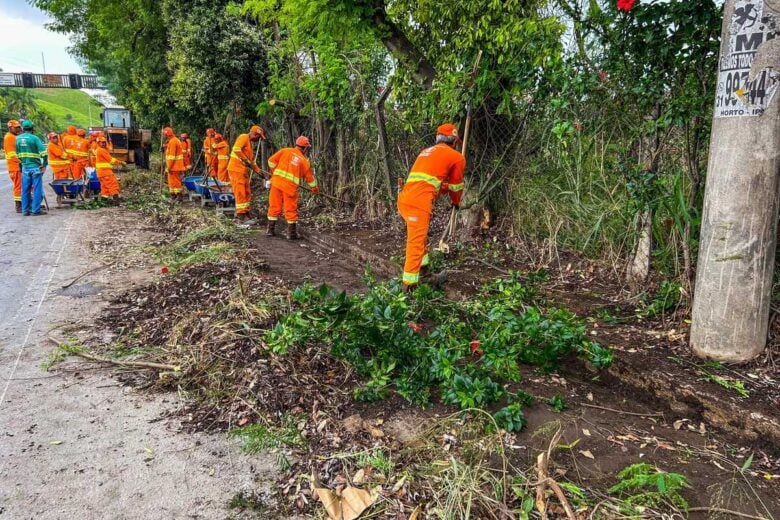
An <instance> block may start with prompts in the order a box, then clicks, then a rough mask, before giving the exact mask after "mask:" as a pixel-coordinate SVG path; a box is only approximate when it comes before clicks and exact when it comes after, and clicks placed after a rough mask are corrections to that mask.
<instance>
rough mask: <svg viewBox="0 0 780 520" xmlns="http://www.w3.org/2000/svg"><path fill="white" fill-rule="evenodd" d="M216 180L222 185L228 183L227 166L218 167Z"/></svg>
mask: <svg viewBox="0 0 780 520" xmlns="http://www.w3.org/2000/svg"><path fill="white" fill-rule="evenodd" d="M217 180H218V181H219V182H221V183H223V184H227V183H229V182H230V174H228V170H227V164H226V165H225V166H224V168H223V167H220V168H219V171H217Z"/></svg>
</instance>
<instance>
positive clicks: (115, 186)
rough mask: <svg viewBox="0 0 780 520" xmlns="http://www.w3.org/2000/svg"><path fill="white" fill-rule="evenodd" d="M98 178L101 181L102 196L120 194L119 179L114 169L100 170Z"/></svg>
mask: <svg viewBox="0 0 780 520" xmlns="http://www.w3.org/2000/svg"><path fill="white" fill-rule="evenodd" d="M97 176H98V180H99V181H100V196H101V197H106V198H108V197H113V196H114V195H119V179H117V178H116V175H115V174H114V172H112V171H108V172H105V173H104V172H102V171H98V174H97Z"/></svg>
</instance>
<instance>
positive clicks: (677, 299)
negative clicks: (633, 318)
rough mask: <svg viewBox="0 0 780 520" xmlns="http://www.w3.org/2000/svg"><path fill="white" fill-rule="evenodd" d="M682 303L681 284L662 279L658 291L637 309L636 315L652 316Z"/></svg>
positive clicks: (671, 309) (669, 310)
mask: <svg viewBox="0 0 780 520" xmlns="http://www.w3.org/2000/svg"><path fill="white" fill-rule="evenodd" d="M682 303H683V292H682V286H681V285H680V283H679V282H670V281H668V280H664V281H663V282H661V285H660V287H659V288H658V292H656V294H655V296H654V297H653V298H652V300H650V302H649V303H647V304H646V305H645V306H644V307H643V308H641V309H637V311H636V313H637V316H641V317H643V318H652V317H655V316H658V315H661V314H665V313H667V312H671V311H673V310H675V309H677V308H678V307H679V306H680V305H682Z"/></svg>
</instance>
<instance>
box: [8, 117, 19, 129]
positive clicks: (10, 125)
mask: <svg viewBox="0 0 780 520" xmlns="http://www.w3.org/2000/svg"><path fill="white" fill-rule="evenodd" d="M20 126H22V125H21V124H20V123H19V121H17V120H16V119H9V120H8V128H19V127H20Z"/></svg>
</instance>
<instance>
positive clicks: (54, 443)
mask: <svg viewBox="0 0 780 520" xmlns="http://www.w3.org/2000/svg"><path fill="white" fill-rule="evenodd" d="M49 444H51V445H52V446H57V445H59V444H62V441H49Z"/></svg>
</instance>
